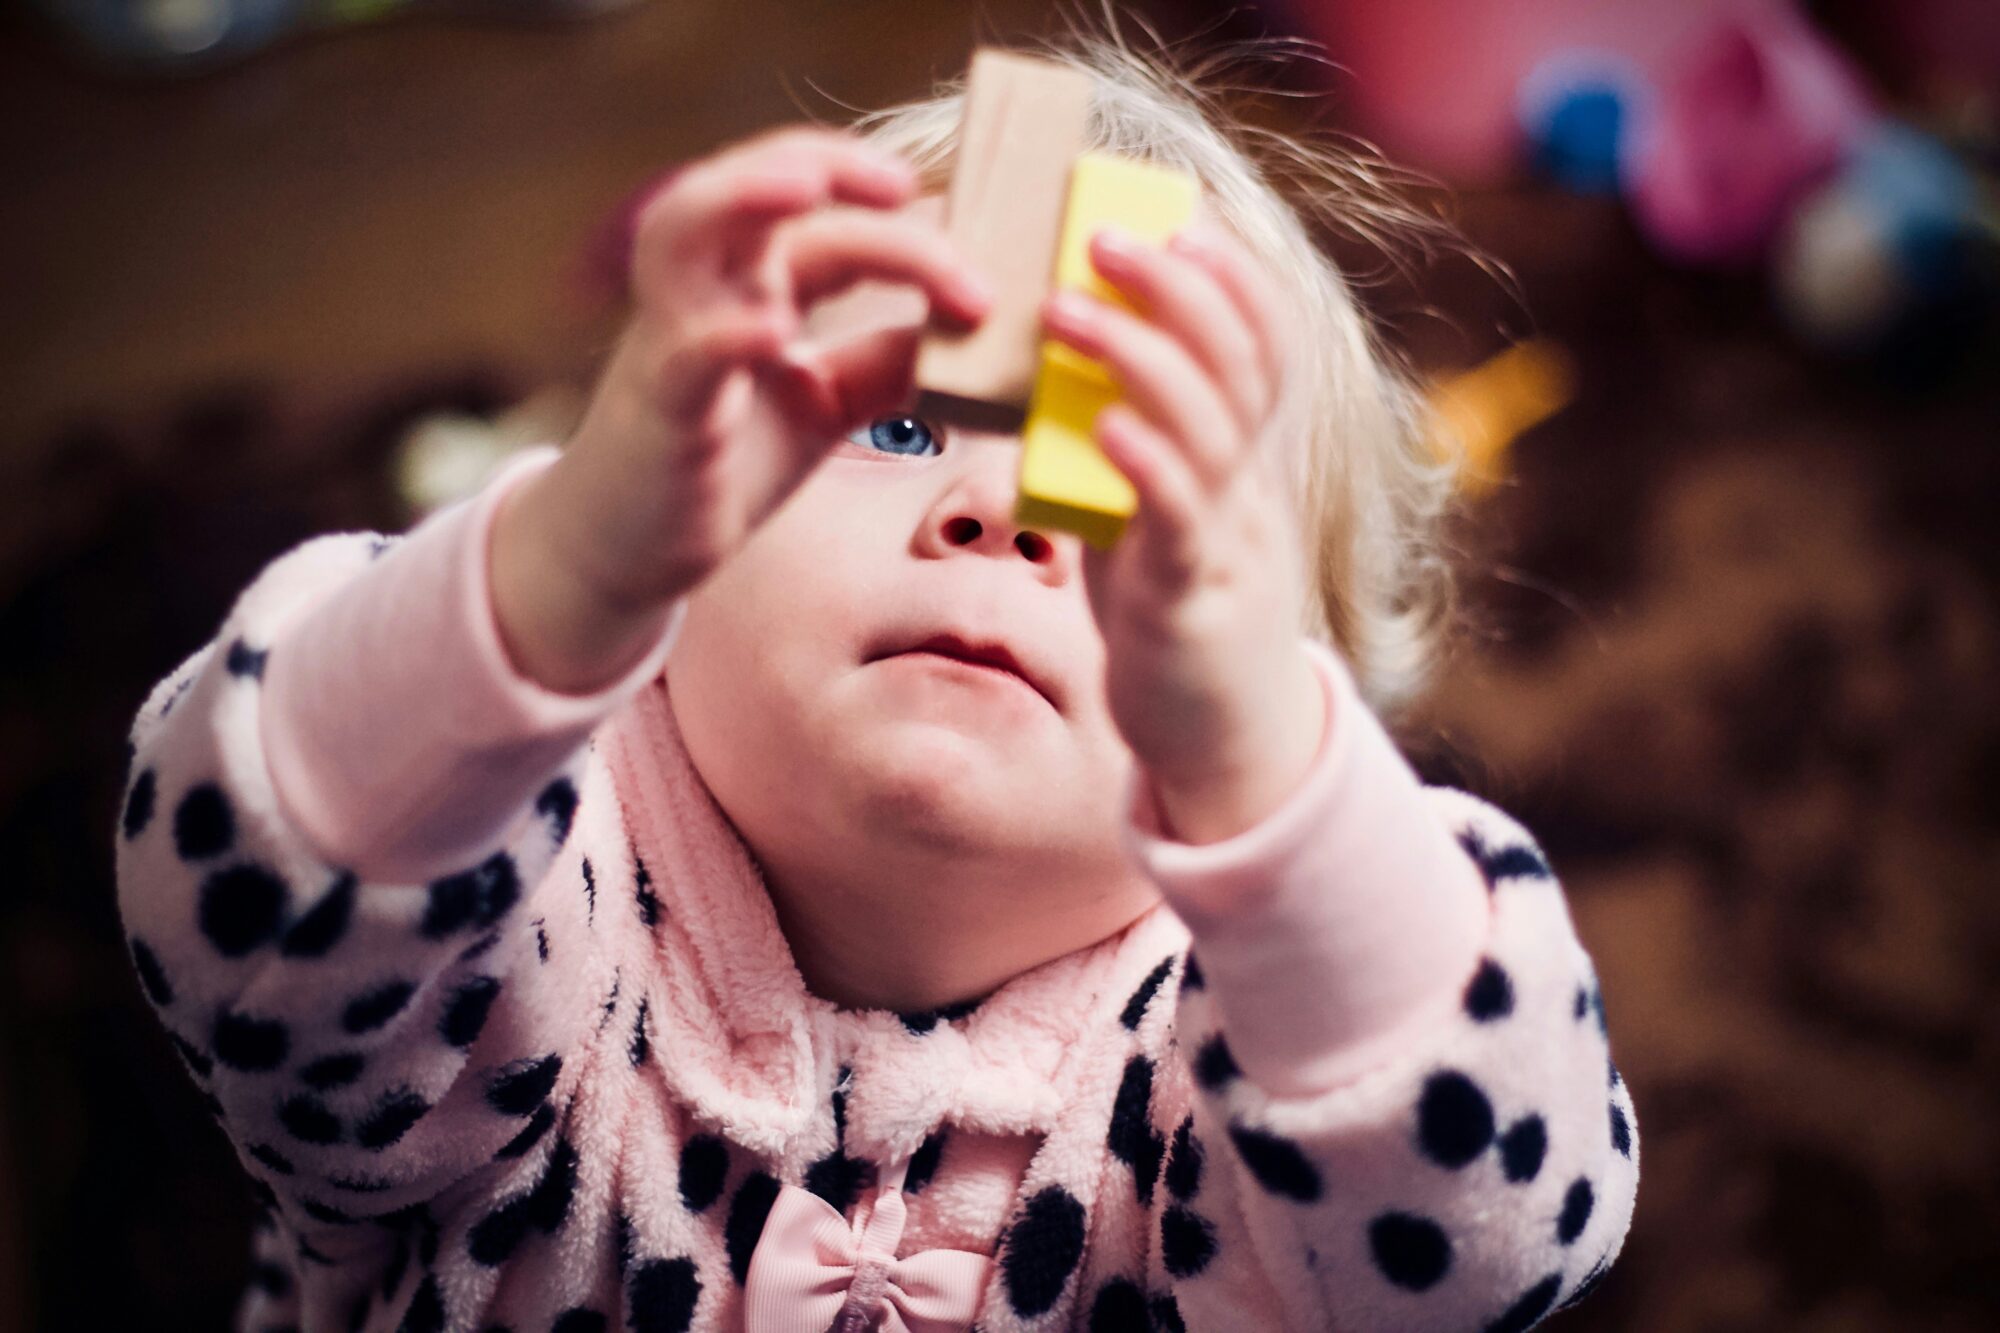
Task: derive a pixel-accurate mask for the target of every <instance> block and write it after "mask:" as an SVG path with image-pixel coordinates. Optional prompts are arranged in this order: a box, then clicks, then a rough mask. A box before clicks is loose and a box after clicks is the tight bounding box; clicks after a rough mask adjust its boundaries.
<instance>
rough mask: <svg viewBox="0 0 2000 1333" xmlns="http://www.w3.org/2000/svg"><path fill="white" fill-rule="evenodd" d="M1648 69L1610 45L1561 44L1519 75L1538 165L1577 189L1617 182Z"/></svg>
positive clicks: (1598, 190)
mask: <svg viewBox="0 0 2000 1333" xmlns="http://www.w3.org/2000/svg"><path fill="white" fill-rule="evenodd" d="M1645 101H1646V83H1645V79H1644V77H1643V76H1642V75H1641V74H1640V73H1639V71H1638V70H1637V69H1636V68H1635V67H1634V66H1633V65H1632V64H1631V62H1629V61H1627V60H1624V59H1622V58H1620V57H1618V56H1615V55H1612V54H1610V53H1607V52H1595V51H1581V50H1578V51H1560V52H1557V53H1556V54H1554V55H1551V56H1548V57H1547V58H1545V59H1543V60H1542V61H1541V63H1540V64H1538V65H1536V66H1535V68H1534V69H1533V70H1531V71H1530V72H1529V74H1528V76H1527V77H1526V78H1525V79H1523V80H1522V81H1521V88H1520V92H1519V95H1518V97H1517V99H1516V114H1517V115H1518V116H1519V118H1520V121H1521V131H1522V134H1523V135H1524V136H1525V137H1526V139H1527V142H1528V145H1529V148H1530V150H1531V152H1532V153H1533V155H1534V160H1535V165H1536V166H1537V167H1538V168H1539V169H1540V170H1541V171H1542V172H1543V173H1545V174H1546V175H1548V176H1549V177H1551V178H1552V179H1554V180H1555V181H1556V182H1557V183H1558V184H1560V185H1562V186H1563V187H1564V188H1566V189H1570V190H1574V191H1576V192H1577V193H1578V194H1610V193H1613V192H1614V191H1616V190H1617V189H1618V188H1619V184H1620V180H1621V176H1622V173H1623V170H1624V166H1625V162H1626V153H1627V145H1628V143H1629V141H1630V136H1631V129H1632V125H1633V123H1634V121H1635V120H1636V119H1637V118H1638V117H1639V115H1641V114H1642V113H1643V110H1644V107H1645Z"/></svg>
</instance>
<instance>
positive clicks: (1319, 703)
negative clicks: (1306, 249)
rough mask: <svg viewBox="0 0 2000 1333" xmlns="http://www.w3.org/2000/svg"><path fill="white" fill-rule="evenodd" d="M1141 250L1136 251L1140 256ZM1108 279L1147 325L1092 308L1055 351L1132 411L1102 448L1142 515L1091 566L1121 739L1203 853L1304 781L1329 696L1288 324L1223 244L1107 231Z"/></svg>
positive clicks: (1108, 427) (1099, 241)
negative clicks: (1282, 452)
mask: <svg viewBox="0 0 2000 1333" xmlns="http://www.w3.org/2000/svg"><path fill="white" fill-rule="evenodd" d="M1121 242H1122V243H1121ZM1091 260H1092V262H1093V263H1094V264H1095V265H1096V267H1097V269H1098V271H1099V272H1100V273H1101V274H1103V276H1104V278H1105V279H1106V281H1108V282H1109V283H1111V285H1112V286H1114V287H1116V288H1117V289H1119V291H1121V292H1122V293H1123V294H1124V295H1125V296H1126V297H1127V298H1128V299H1130V300H1131V301H1132V303H1133V305H1134V306H1136V307H1137V308H1138V309H1139V310H1140V311H1143V312H1145V314H1144V315H1143V316H1142V315H1134V314H1133V313H1131V312H1130V311H1127V310H1124V309H1121V308H1119V307H1117V306H1114V305H1111V304H1109V303H1107V302H1104V301H1100V300H1096V299H1094V298H1091V297H1089V296H1085V295H1082V294H1080V293H1076V292H1058V293H1056V294H1054V295H1052V296H1051V297H1050V299H1049V301H1048V302H1047V303H1046V305H1045V307H1044V319H1045V325H1046V329H1047V332H1048V333H1049V335H1050V336H1051V337H1053V338H1056V339H1058V340H1060V341H1062V342H1064V343H1067V344H1068V345H1070V346H1071V347H1074V348H1075V349H1076V350H1077V351H1079V352H1082V353H1083V354H1084V355H1086V356H1089V357H1092V358H1095V359H1096V360H1098V361H1100V362H1102V363H1103V364H1104V366H1105V367H1106V368H1107V369H1108V370H1110V372H1111V374H1112V376H1113V378H1114V379H1115V380H1116V381H1117V383H1118V385H1119V387H1120V388H1121V390H1122V391H1123V393H1124V399H1123V401H1121V402H1119V403H1117V404H1114V405H1113V406H1111V407H1109V408H1107V409H1106V410H1105V411H1104V412H1103V413H1101V414H1100V415H1099V416H1098V419H1097V422H1096V426H1095V429H1094V436H1095V438H1096V440H1097V442H1098V444H1099V446H1100V447H1101V448H1102V449H1103V450H1104V453H1105V456H1106V457H1107V458H1109V459H1110V460H1111V462H1112V463H1113V464H1115V465H1116V466H1117V467H1118V469H1119V470H1120V471H1121V472H1123V473H1124V474H1125V475H1126V476H1127V477H1128V478H1130V479H1131V481H1132V484H1133V486H1134V487H1135V488H1136V489H1137V491H1138V493H1139V505H1138V512H1137V513H1136V514H1134V515H1133V517H1132V519H1131V520H1130V521H1129V522H1128V523H1127V525H1126V530H1125V533H1124V536H1123V537H1122V538H1121V540H1120V541H1119V542H1118V543H1117V545H1115V546H1114V547H1113V548H1112V549H1110V550H1108V551H1101V550H1097V549H1095V548H1088V547H1087V548H1086V549H1085V551H1084V557H1083V560H1084V577H1085V582H1086V585H1087V588H1088V592H1089V597H1090V605H1091V611H1092V613H1093V614H1094V615H1095V617H1096V619H1097V625H1098V629H1099V632H1100V633H1101V634H1102V635H1103V638H1104V644H1105V650H1106V658H1107V660H1106V665H1105V670H1106V688H1107V693H1108V695H1109V700H1110V707H1111V713H1112V717H1113V720H1114V721H1115V722H1116V723H1117V725H1118V728H1119V730H1120V732H1121V733H1122V734H1123V735H1124V738H1125V741H1126V743H1127V744H1128V745H1130V746H1131V748H1132V751H1133V753H1134V754H1135V755H1136V756H1137V758H1138V760H1139V763H1140V765H1141V766H1142V768H1143V769H1144V771H1145V774H1146V776H1147V777H1148V778H1149V779H1150V781H1151V784H1152V788H1153V791H1154V793H1155V795H1156V796H1157V798H1158V800H1159V803H1160V808H1161V812H1162V814H1164V815H1165V816H1166V819H1167V823H1168V825H1169V831H1170V832H1171V833H1172V834H1173V836H1175V837H1177V838H1179V839H1181V840H1182V841H1186V842H1195V843H1201V842H1217V841H1220V840H1222V839H1224V838H1227V837H1230V836H1233V835H1234V834H1236V833H1240V832H1242V831H1244V830H1246V829H1248V828H1250V827H1251V826H1253V825H1254V824H1256V823H1257V822H1258V821H1259V820H1260V819H1262V818H1263V817H1264V816H1266V815H1268V814H1270V813H1271V812H1272V811H1273V810H1275V809H1276V808H1277V807H1278V805H1280V804H1281V803H1282V802H1283V800H1284V799H1285V797H1286V796H1287V795H1289V794H1290V793H1291V792H1292V791H1293V790H1294V789H1295V788H1296V787H1297V786H1298V784H1299V783H1300V781H1302V780H1303V778H1304V775H1305V771H1306V769H1307V767H1308V766H1309V765H1310V764H1311V762H1312V758H1313V756H1314V754H1315V753H1316V752H1317V749H1318V745H1319V740H1320V737H1321V734H1322V731H1323V728H1324V726H1325V697H1324V692H1323V690H1322V688H1321V686H1320V683H1319V680H1318V676H1317V673H1316V671H1315V669H1314V667H1313V664H1312V662H1311V661H1310V659H1309V658H1308V657H1307V656H1306V653H1305V650H1304V648H1303V646H1302V644H1301V642H1300V630H1299V622H1298V619H1297V605H1298V603H1297V598H1298V597H1299V592H1298V589H1299V579H1300V577H1301V573H1302V571H1301V570H1300V562H1299V559H1298V543H1297V540H1296V538H1295V537H1294V535H1293V534H1294V533H1295V532H1296V530H1297V523H1296V520H1295V518H1294V517H1293V514H1292V511H1291V507H1290V505H1289V504H1288V503H1287V502H1286V501H1285V499H1284V497H1283V496H1282V495H1280V494H1279V493H1278V492H1277V489H1276V487H1275V486H1274V484H1273V481H1274V478H1273V476H1272V471H1273V470H1272V469H1271V468H1270V467H1269V466H1267V465H1268V464H1269V463H1270V461H1271V460H1269V459H1265V460H1263V461H1262V463H1261V464H1259V463H1257V462H1256V459H1257V455H1258V454H1259V453H1260V451H1264V450H1268V449H1270V448H1271V447H1273V445H1274V442H1273V441H1272V440H1271V439H1270V438H1269V437H1270V435H1271V433H1272V426H1273V413H1274V409H1275V408H1276V406H1277V403H1278V401H1279V397H1280V394H1279V390H1280V386H1281V385H1282V383H1283V382H1284V378H1285V362H1286V357H1285V347H1286V343H1285V330H1286V328H1287V324H1286V321H1285V320H1284V319H1283V318H1282V317H1281V315H1280V311H1281V309H1282V307H1281V306H1280V304H1279V301H1278V298H1277V295H1276V291H1275V287H1274V285H1273V284H1272V283H1271V281H1270V279H1269V277H1268V276H1267V275H1266V274H1265V273H1264V272H1263V271H1262V270H1261V269H1260V268H1259V266H1258V265H1257V263H1256V261H1255V260H1253V259H1252V258H1251V257H1250V255H1249V254H1248V253H1247V251H1246V250H1245V249H1244V247H1243V246H1242V244H1241V243H1240V242H1239V241H1237V240H1236V239H1235V237H1234V236H1232V235H1229V234H1228V233H1226V232H1225V231H1223V230H1222V229H1221V228H1220V227H1216V226H1197V227H1195V228H1190V229H1188V230H1185V231H1183V232H1182V233H1181V234H1180V235H1178V236H1176V237H1175V238H1174V239H1173V240H1172V241H1170V242H1169V243H1168V245H1167V246H1166V247H1165V248H1161V247H1155V246H1149V245H1145V244H1143V243H1141V242H1139V241H1138V240H1136V238H1133V237H1131V236H1130V235H1129V234H1123V235H1121V233H1119V232H1118V231H1116V230H1115V229H1110V228H1107V229H1104V230H1102V231H1099V232H1098V233H1097V235H1096V236H1095V237H1093V238H1092V244H1091Z"/></svg>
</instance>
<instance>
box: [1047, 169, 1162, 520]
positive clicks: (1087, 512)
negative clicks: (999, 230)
mask: <svg viewBox="0 0 2000 1333" xmlns="http://www.w3.org/2000/svg"><path fill="white" fill-rule="evenodd" d="M1200 193H1201V190H1200V186H1199V184H1198V183H1197V182H1196V181H1195V179H1194V177H1193V176H1191V175H1189V174H1188V173H1187V172H1185V171H1179V170H1176V169H1174V168H1171V167H1161V166H1156V165H1153V164H1151V163H1146V162H1139V161H1135V160H1133V159H1131V158H1126V157H1120V156H1118V155H1116V154H1112V153H1085V154H1083V155H1082V156H1080V157H1078V158H1077V160H1076V166H1075V168H1074V169H1073V171H1072V172H1071V176H1070V187H1069V198H1068V202H1067V204H1066V206H1065V209H1064V214H1063V227H1062V239H1061V243H1060V245H1059V247H1058V249H1057V254H1056V274H1055V285H1056V287H1057V288H1059V289H1060V288H1080V289H1082V290H1083V291H1086V292H1088V293H1089V294H1091V295H1093V296H1096V297H1098V298H1100V299H1103V300H1107V301H1111V302H1114V303H1116V304H1118V305H1122V306H1125V307H1126V308H1127V309H1130V308H1132V307H1131V303H1130V302H1129V301H1127V300H1126V299H1125V298H1124V296H1123V295H1121V294H1120V293H1119V292H1118V291H1117V289H1116V288H1114V287H1112V286H1111V285H1110V284H1109V283H1107V282H1105V281H1104V279H1103V278H1101V277H1099V276H1098V273H1097V270H1096V268H1095V267H1094V266H1093V265H1092V264H1091V262H1090V238H1091V236H1092V235H1094V234H1095V233H1096V232H1097V230H1098V229H1099V228H1101V227H1105V226H1117V227H1120V228H1122V229H1124V230H1125V231H1127V232H1129V233H1130V234H1132V235H1133V236H1134V237H1136V238H1137V239H1138V240H1139V241H1140V242H1142V243H1144V244H1149V245H1162V244H1165V243H1166V241H1167V239H1168V238H1169V237H1171V236H1172V235H1173V234H1174V233H1175V232H1176V231H1179V230H1180V229H1181V228H1182V227H1184V226H1186V225H1187V223H1188V221H1189V220H1190V219H1191V218H1192V217H1193V216H1194V210H1195V206H1196V203H1197V201H1198V200H1199V198H1200ZM1119 397H1120V394H1119V390H1118V386H1117V385H1116V383H1114V382H1113V380H1112V378H1111V374H1110V372H1109V371H1107V370H1106V369H1105V368H1104V367H1103V366H1102V365H1101V364H1099V363H1098V362H1097V361H1094V360H1092V359H1091V358H1089V357H1086V356H1084V355H1083V354H1082V353H1080V352H1078V351H1076V350H1075V349H1074V348H1071V347H1067V346H1065V345H1063V344H1061V343H1057V342H1054V341H1053V340H1051V341H1047V342H1045V343H1044V344H1043V347H1042V360H1041V370H1040V373H1039V374H1038V375H1037V376H1036V379H1035V389H1034V395H1033V398H1032V399H1031V401H1030V404H1029V408H1028V421H1027V424H1026V425H1025V426H1024V427H1023V428H1022V431H1021V479H1020V497H1019V499H1017V500H1016V501H1015V506H1014V521H1015V522H1016V523H1021V524H1025V525H1027V526H1031V527H1052V528H1060V529H1062V530H1064V531H1066V532H1074V533H1076V534H1077V535H1078V536H1080V537H1082V538H1083V539H1084V540H1085V541H1088V542H1089V543H1090V544H1091V545H1093V546H1097V547H1100V548H1103V547H1109V546H1111V545H1112V544H1113V543H1115V542H1116V541H1117V540H1118V538H1119V536H1120V535H1121V534H1122V533H1123V532H1124V530H1125V523H1126V520H1128V519H1129V518H1131V516H1132V514H1133V512H1134V511H1135V510H1136V509H1137V507H1138V492H1137V491H1135V490H1134V489H1133V488H1132V483H1131V482H1130V481H1127V480H1126V478H1125V475H1124V474H1123V473H1121V472H1120V471H1119V470H1118V469H1117V468H1116V467H1114V466H1112V464H1111V461H1110V460H1109V459H1107V458H1106V457H1105V456H1104V451H1103V450H1101V449H1099V448H1098V447H1097V442H1096V440H1095V439H1093V438H1092V435H1091V428H1092V426H1093V424H1094V423H1095V421H1096V420H1097V414H1098V413H1099V412H1101V411H1103V410H1104V408H1106V407H1108V406H1109V405H1110V404H1112V403H1113V402H1116V401H1117V400H1118V398H1119Z"/></svg>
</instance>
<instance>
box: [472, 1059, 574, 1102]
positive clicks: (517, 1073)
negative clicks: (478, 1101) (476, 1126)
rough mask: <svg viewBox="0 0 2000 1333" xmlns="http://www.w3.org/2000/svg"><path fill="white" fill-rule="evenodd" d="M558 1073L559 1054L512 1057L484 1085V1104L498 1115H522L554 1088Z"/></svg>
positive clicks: (560, 1060) (560, 1062)
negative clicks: (502, 1071) (514, 1058)
mask: <svg viewBox="0 0 2000 1333" xmlns="http://www.w3.org/2000/svg"><path fill="white" fill-rule="evenodd" d="M561 1073H562V1057H561V1056H560V1055H554V1054H551V1055H544V1056H542V1057H541V1058H540V1059H538V1060H525V1061H516V1062H515V1063H513V1064H512V1065H509V1066H507V1072H505V1073H503V1074H500V1075H499V1076H497V1077H496V1078H494V1079H493V1081H492V1082H490V1083H488V1084H487V1085H486V1104H487V1105H488V1106H490V1107H492V1108H493V1109H494V1110H496V1111H498V1112H500V1114H502V1115H526V1114H528V1113H529V1112H530V1111H532V1110H534V1109H535V1108H536V1107H537V1106H539V1105H541V1104H542V1102H543V1100H544V1099H546V1098H547V1097H548V1095H549V1093H550V1092H552V1091H553V1090H554V1089H555V1086H556V1078H557V1076H558V1075H560V1074H561Z"/></svg>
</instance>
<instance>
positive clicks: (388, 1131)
mask: <svg viewBox="0 0 2000 1333" xmlns="http://www.w3.org/2000/svg"><path fill="white" fill-rule="evenodd" d="M430 1109H431V1104H430V1103H429V1102H427V1101H425V1100H424V1099H423V1098H422V1097H420V1096H418V1095H417V1094H416V1093H414V1092H412V1091H410V1089H408V1088H397V1089H394V1090H393V1091H390V1092H387V1093H384V1094H383V1095H382V1098H381V1100H379V1101H377V1102H376V1103H375V1106H374V1108H373V1109H372V1110H370V1111H369V1112H368V1114H367V1115H366V1116H363V1117H362V1119H361V1123H360V1124H358V1125H356V1126H355V1127H354V1141H355V1142H356V1143H358V1144H360V1145H361V1146H362V1147H364V1148H367V1149H370V1150H371V1151H377V1152H379V1151H380V1150H382V1149H383V1148H387V1147H389V1146H390V1145H391V1144H393V1143H395V1142H397V1141H398V1140H400V1139H401V1138H402V1137H403V1135H405V1134H407V1133H409V1132H410V1127H411V1126H412V1125H414V1124H416V1123H417V1121H419V1120H421V1119H423V1118H424V1116H425V1115H426V1114H428V1113H429V1111H430Z"/></svg>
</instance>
